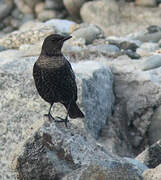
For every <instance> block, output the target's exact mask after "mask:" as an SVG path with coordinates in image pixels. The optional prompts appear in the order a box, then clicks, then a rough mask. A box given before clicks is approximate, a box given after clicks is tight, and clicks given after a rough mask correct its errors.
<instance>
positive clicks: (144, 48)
mask: <svg viewBox="0 0 161 180" xmlns="http://www.w3.org/2000/svg"><path fill="white" fill-rule="evenodd" d="M158 49H159V45H158V44H157V43H152V42H146V43H143V44H142V45H141V46H140V48H138V49H137V50H136V53H137V54H139V55H140V56H142V57H143V56H149V55H152V54H153V53H155V51H156V50H158Z"/></svg>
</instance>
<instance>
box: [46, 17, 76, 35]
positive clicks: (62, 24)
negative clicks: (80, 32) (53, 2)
mask: <svg viewBox="0 0 161 180" xmlns="http://www.w3.org/2000/svg"><path fill="white" fill-rule="evenodd" d="M44 24H45V25H47V26H52V27H54V28H55V29H56V31H57V32H58V33H62V34H69V33H70V29H71V26H73V25H75V24H76V23H75V22H74V21H70V20H66V19H50V20H48V21H46V22H45V23H44Z"/></svg>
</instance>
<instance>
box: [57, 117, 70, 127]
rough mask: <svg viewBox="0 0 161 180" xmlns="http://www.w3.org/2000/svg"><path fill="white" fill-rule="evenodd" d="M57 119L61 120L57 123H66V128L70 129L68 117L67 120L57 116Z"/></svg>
mask: <svg viewBox="0 0 161 180" xmlns="http://www.w3.org/2000/svg"><path fill="white" fill-rule="evenodd" d="M56 118H57V119H59V120H55V122H64V123H65V126H66V127H68V126H67V123H68V122H69V120H68V118H67V117H66V118H65V119H63V118H61V117H58V116H56Z"/></svg>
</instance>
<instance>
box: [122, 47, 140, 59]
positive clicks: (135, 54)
mask: <svg viewBox="0 0 161 180" xmlns="http://www.w3.org/2000/svg"><path fill="white" fill-rule="evenodd" d="M123 53H125V54H126V55H128V56H129V57H130V58H131V59H140V58H141V56H140V55H139V54H137V53H136V52H134V51H132V50H130V49H128V50H124V51H123Z"/></svg>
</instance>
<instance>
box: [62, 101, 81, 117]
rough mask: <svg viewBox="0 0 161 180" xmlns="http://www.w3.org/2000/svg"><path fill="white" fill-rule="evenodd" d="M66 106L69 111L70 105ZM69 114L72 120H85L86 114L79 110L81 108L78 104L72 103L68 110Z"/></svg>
mask: <svg viewBox="0 0 161 180" xmlns="http://www.w3.org/2000/svg"><path fill="white" fill-rule="evenodd" d="M64 106H65V107H66V109H68V105H67V104H64ZM68 113H69V117H70V118H84V114H83V113H82V111H81V110H80V109H79V107H78V105H77V104H76V102H72V103H71V104H70V108H69V110H68Z"/></svg>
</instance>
